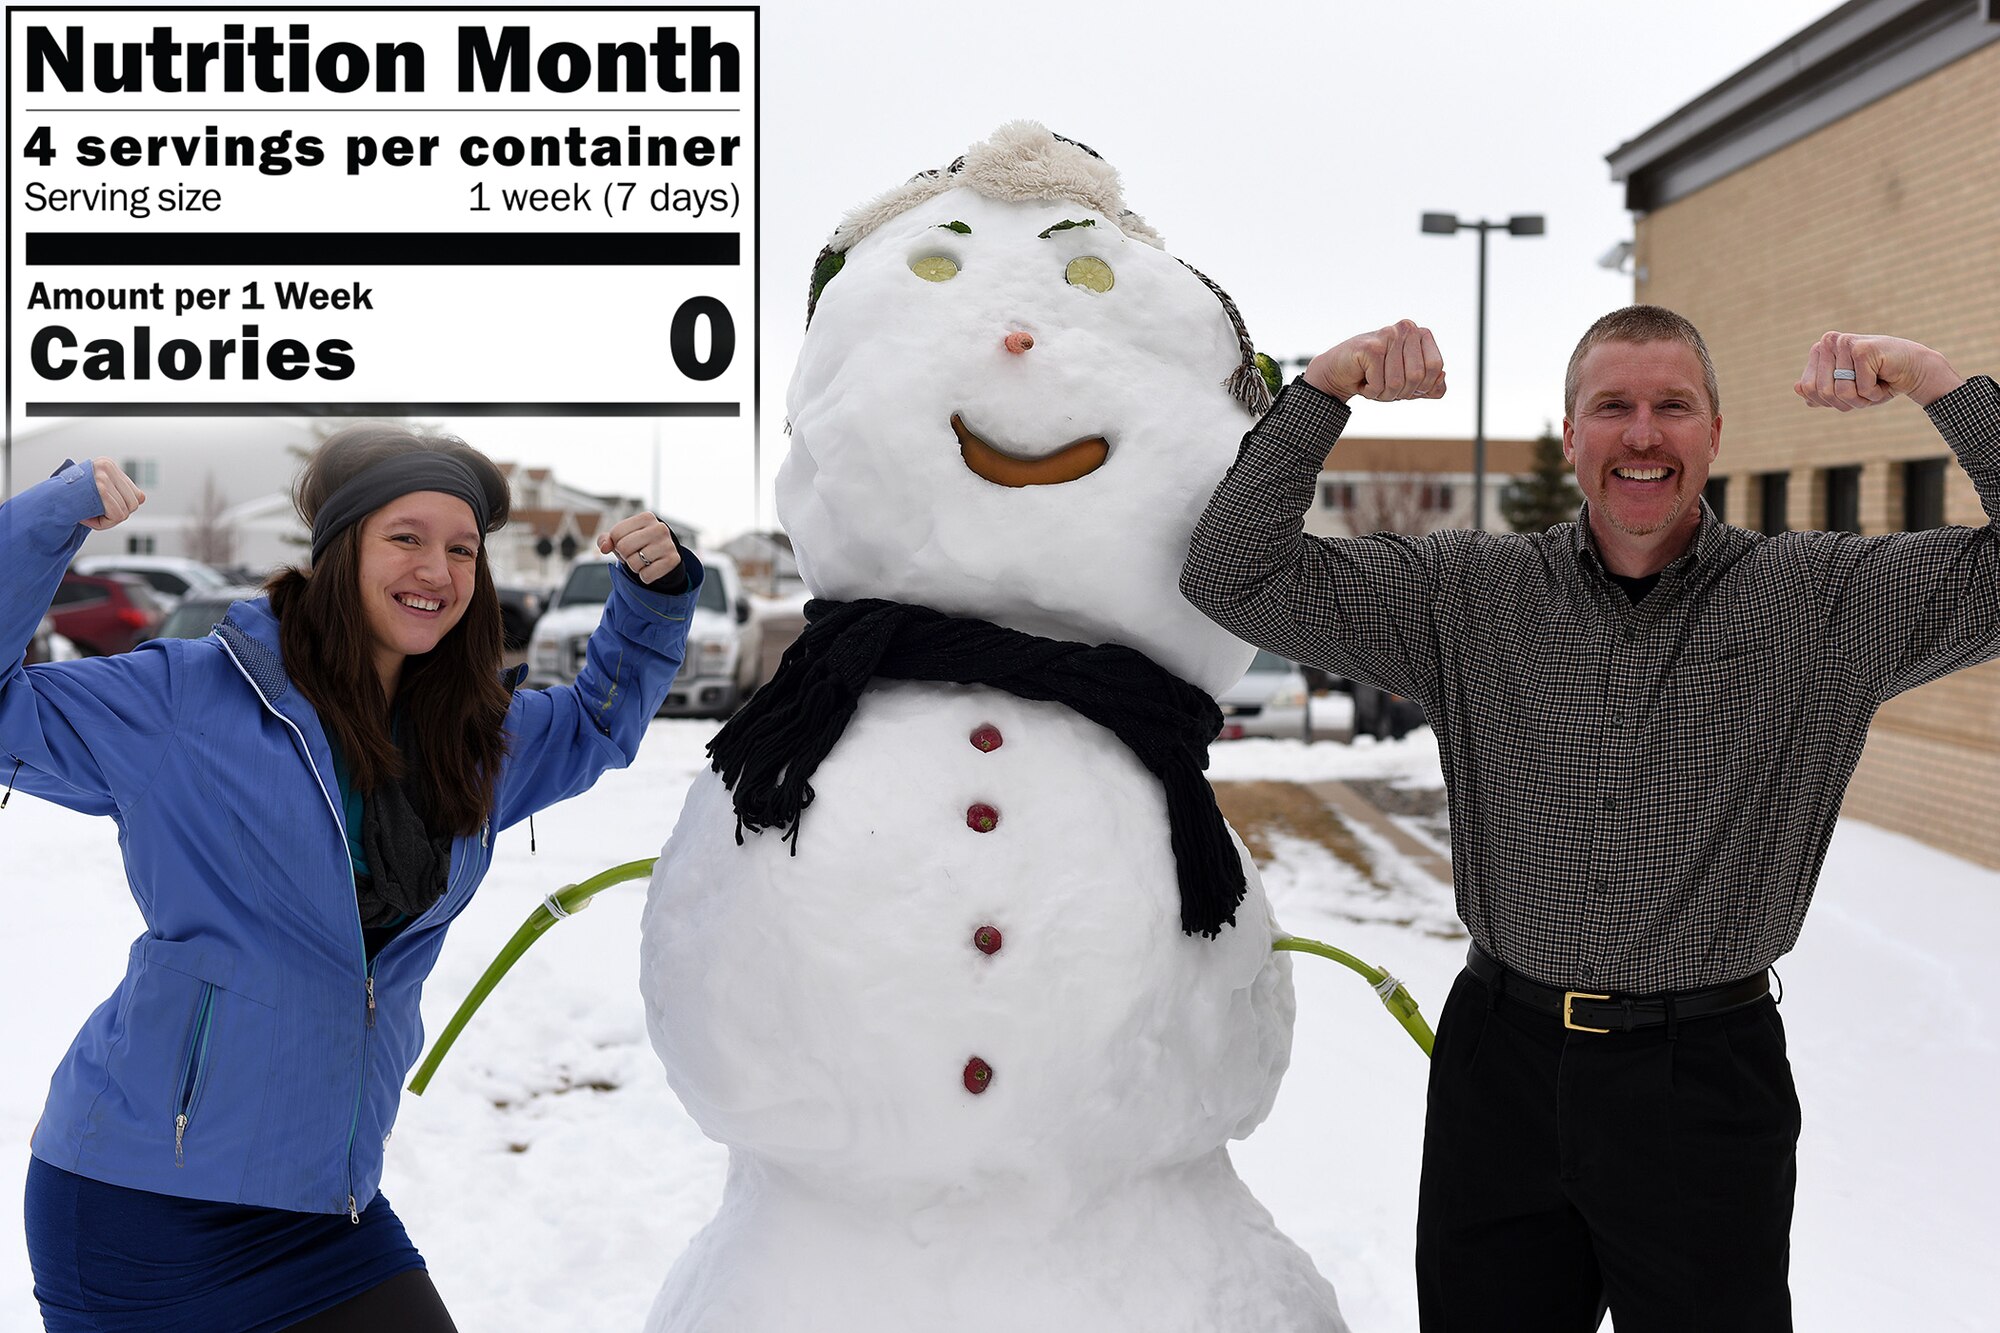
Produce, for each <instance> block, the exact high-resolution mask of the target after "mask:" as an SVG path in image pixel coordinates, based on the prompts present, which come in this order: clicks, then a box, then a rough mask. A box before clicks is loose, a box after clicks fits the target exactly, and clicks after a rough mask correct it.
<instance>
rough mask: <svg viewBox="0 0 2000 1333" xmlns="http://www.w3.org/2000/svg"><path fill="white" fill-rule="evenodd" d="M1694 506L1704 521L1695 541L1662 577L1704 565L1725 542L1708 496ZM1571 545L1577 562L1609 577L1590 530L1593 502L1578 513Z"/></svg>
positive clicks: (1571, 536) (1600, 552)
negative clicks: (1709, 505) (1699, 509)
mask: <svg viewBox="0 0 2000 1333" xmlns="http://www.w3.org/2000/svg"><path fill="white" fill-rule="evenodd" d="M1695 503H1696V504H1699V505H1700V506H1701V522H1700V524H1699V525H1698V526H1697V527H1696V528H1695V530H1694V540H1693V541H1691V542H1689V543H1688V548H1687V550H1685V551H1683V552H1681V553H1680V555H1678V556H1676V557H1675V558H1674V559H1673V560H1672V561H1671V562H1670V563H1669V564H1668V565H1667V567H1666V568H1665V569H1662V570H1661V571H1660V574H1661V576H1662V577H1665V576H1667V575H1677V574H1680V573H1684V572H1685V571H1687V570H1688V569H1691V568H1693V567H1694V566H1696V565H1699V564H1704V563H1706V562H1707V561H1708V559H1709V558H1710V557H1711V556H1713V555H1714V554H1715V551H1716V549H1717V547H1719V546H1720V545H1721V543H1722V529H1723V522H1722V520H1721V519H1719V518H1717V517H1716V516H1715V511H1714V510H1713V509H1710V508H1709V507H1708V498H1707V497H1706V496H1697V497H1696V498H1695ZM1570 545H1571V547H1572V548H1573V549H1574V551H1575V553H1576V557H1577V563H1578V564H1582V565H1586V566H1588V567H1590V568H1593V569H1595V570H1596V571H1597V572H1598V573H1599V574H1603V575H1607V576H1608V575H1609V573H1610V571H1609V570H1607V569H1606V568H1605V567H1604V553H1603V552H1602V551H1600V550H1598V549H1597V534H1596V533H1594V532H1592V531H1591V530H1590V501H1588V500H1585V501H1584V502H1583V505H1582V506H1581V507H1580V508H1579V509H1578V510H1577V511H1576V528H1575V530H1574V531H1573V532H1571V533H1570Z"/></svg>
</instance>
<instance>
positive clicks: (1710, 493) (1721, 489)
mask: <svg viewBox="0 0 2000 1333" xmlns="http://www.w3.org/2000/svg"><path fill="white" fill-rule="evenodd" d="M1701 497H1702V499H1704V500H1706V501H1708V507H1709V508H1710V509H1713V510H1714V511H1715V516H1716V518H1718V519H1720V520H1721V521H1722V522H1724V523H1727V522H1728V521H1729V478H1727V477H1710V478H1709V479H1708V485H1706V486H1704V487H1702V488H1701Z"/></svg>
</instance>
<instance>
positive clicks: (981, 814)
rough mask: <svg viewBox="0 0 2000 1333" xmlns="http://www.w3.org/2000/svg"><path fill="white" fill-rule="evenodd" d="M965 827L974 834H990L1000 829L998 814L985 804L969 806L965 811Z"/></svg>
mask: <svg viewBox="0 0 2000 1333" xmlns="http://www.w3.org/2000/svg"><path fill="white" fill-rule="evenodd" d="M965 826H966V827H967V828H969V829H971V830H972V831H973V832H974V833H991V832H992V831H993V830H994V829H996V828H999V827H1000V812H999V811H998V810H995V809H994V808H993V807H992V806H990V805H986V804H983V803H982V804H979V805H970V806H967V807H966V809H965Z"/></svg>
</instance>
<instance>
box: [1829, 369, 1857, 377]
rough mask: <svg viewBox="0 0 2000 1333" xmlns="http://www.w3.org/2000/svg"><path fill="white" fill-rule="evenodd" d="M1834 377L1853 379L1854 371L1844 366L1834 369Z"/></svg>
mask: <svg viewBox="0 0 2000 1333" xmlns="http://www.w3.org/2000/svg"><path fill="white" fill-rule="evenodd" d="M1833 377H1834V378H1835V379H1837V380H1851V379H1853V378H1854V372H1853V371H1851V370H1848V369H1846V368H1844V367H1843V368H1841V369H1839V370H1836V371H1834V372H1833Z"/></svg>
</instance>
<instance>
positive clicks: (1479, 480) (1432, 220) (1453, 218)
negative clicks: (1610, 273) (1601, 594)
mask: <svg viewBox="0 0 2000 1333" xmlns="http://www.w3.org/2000/svg"><path fill="white" fill-rule="evenodd" d="M1423 230H1424V231H1426V232H1429V233H1431V234H1433V235H1439V236H1450V235H1453V234H1455V233H1457V232H1461V231H1476V232H1478V233H1479V338H1478V341H1477V342H1476V343H1475V344H1474V352H1473V356H1474V363H1473V372H1472V526H1473V527H1475V528H1483V527H1485V526H1486V233H1487V232H1489V231H1504V232H1506V233H1507V234H1508V235H1509V236H1540V235H1542V234H1543V232H1544V230H1545V228H1544V226H1543V218H1542V215H1541V214H1540V213H1524V214H1521V215H1519V216H1517V217H1511V218H1508V219H1507V220H1506V221H1505V222H1487V221H1485V220H1483V219H1482V220H1481V221H1478V222H1460V221H1459V220H1458V215H1457V214H1456V213H1426V214H1424V222H1423Z"/></svg>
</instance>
